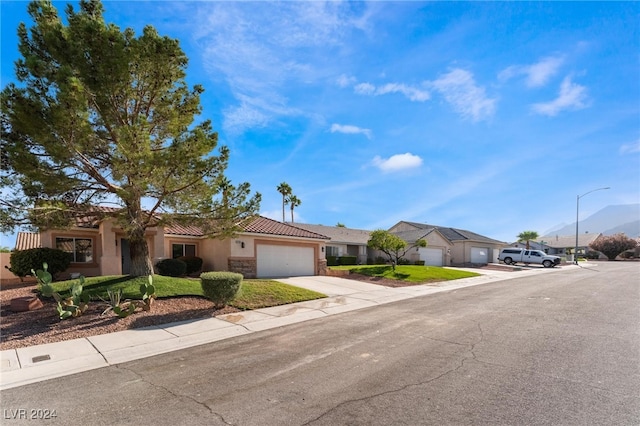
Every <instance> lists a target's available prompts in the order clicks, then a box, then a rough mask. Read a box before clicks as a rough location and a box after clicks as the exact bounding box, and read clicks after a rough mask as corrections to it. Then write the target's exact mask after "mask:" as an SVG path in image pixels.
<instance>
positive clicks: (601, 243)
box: [590, 234, 638, 260]
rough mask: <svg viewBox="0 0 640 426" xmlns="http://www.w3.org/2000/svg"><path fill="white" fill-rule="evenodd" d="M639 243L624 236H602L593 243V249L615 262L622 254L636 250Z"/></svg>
mask: <svg viewBox="0 0 640 426" xmlns="http://www.w3.org/2000/svg"><path fill="white" fill-rule="evenodd" d="M637 245H638V243H637V242H636V241H635V240H633V239H631V238H629V237H627V236H626V235H624V234H616V235H610V236H600V237H598V238H597V239H596V240H595V241H594V242H592V243H591V245H590V246H591V248H592V249H593V250H597V251H599V252H600V253H602V254H604V255H605V256H607V258H608V259H609V260H615V258H616V256H618V255H619V254H620V253H622V252H625V251H627V250H630V249H632V248H635V247H636V246H637Z"/></svg>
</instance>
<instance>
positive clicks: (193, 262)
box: [178, 256, 203, 275]
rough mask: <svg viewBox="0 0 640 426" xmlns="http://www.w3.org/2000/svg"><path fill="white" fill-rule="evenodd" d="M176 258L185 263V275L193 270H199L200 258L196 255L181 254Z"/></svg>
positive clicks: (200, 265)
mask: <svg viewBox="0 0 640 426" xmlns="http://www.w3.org/2000/svg"><path fill="white" fill-rule="evenodd" d="M178 260H182V261H183V262H184V263H186V264H187V272H186V274H187V275H190V274H193V273H194V272H199V271H200V270H201V269H202V263H203V261H202V258H200V257H198V256H181V257H179V258H178Z"/></svg>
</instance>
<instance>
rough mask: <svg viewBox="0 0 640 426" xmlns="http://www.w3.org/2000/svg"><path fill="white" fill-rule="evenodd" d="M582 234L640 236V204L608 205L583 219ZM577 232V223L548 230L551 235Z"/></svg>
mask: <svg viewBox="0 0 640 426" xmlns="http://www.w3.org/2000/svg"><path fill="white" fill-rule="evenodd" d="M578 228H579V229H578V232H580V233H581V234H583V233H585V232H589V233H603V234H604V235H613V234H619V233H623V234H625V235H626V236H627V237H630V238H636V237H639V236H640V204H623V205H617V206H607V207H605V208H603V209H602V210H599V211H597V212H596V213H594V214H592V215H591V216H589V217H588V218H586V219H584V220H581V221H580V223H579V226H578ZM575 233H576V223H575V222H573V223H572V224H570V225H566V226H563V227H560V228H557V229H556V230H553V231H549V232H546V233H545V234H546V236H549V235H573V234H575Z"/></svg>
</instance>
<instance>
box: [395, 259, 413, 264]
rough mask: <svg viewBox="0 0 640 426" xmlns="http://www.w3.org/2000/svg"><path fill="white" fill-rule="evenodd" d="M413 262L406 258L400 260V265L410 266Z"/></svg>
mask: <svg viewBox="0 0 640 426" xmlns="http://www.w3.org/2000/svg"><path fill="white" fill-rule="evenodd" d="M410 264H411V261H410V260H409V259H405V258H404V257H401V258H400V259H398V265H410Z"/></svg>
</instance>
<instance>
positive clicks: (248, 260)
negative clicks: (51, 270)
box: [15, 216, 329, 278]
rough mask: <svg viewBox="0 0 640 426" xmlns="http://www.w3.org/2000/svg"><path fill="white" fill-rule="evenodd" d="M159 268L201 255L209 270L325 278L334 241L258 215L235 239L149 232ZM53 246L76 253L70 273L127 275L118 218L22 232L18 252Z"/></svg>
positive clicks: (193, 230)
mask: <svg viewBox="0 0 640 426" xmlns="http://www.w3.org/2000/svg"><path fill="white" fill-rule="evenodd" d="M146 238H147V243H148V245H149V252H150V256H151V259H152V262H153V264H154V265H155V264H156V263H157V262H159V261H160V260H162V259H166V258H176V257H180V256H189V255H192V256H198V257H200V258H202V259H203V267H202V269H203V271H232V272H239V273H242V274H243V275H244V276H245V278H267V277H285V276H296V275H297V276H299V275H324V274H325V273H326V260H325V245H326V243H327V242H328V241H329V238H328V237H327V236H325V235H322V234H319V233H316V232H312V231H308V230H306V229H302V228H299V227H296V226H293V225H290V224H286V223H282V222H278V221H275V220H272V219H268V218H266V217H262V216H258V217H256V218H255V219H254V220H252V221H251V222H249V223H248V224H247V225H246V226H244V229H243V230H242V232H240V233H238V234H237V235H236V237H235V238H225V239H213V238H208V237H206V236H204V235H203V234H202V231H201V230H200V229H199V228H198V227H195V226H181V225H174V226H167V227H164V228H163V227H156V228H149V229H147V233H146ZM34 247H51V248H59V249H62V250H65V251H67V252H69V253H71V254H72V255H73V262H72V263H71V267H70V268H69V269H68V270H67V271H66V272H67V273H69V274H72V273H79V274H82V275H84V276H97V275H123V274H124V275H126V274H128V272H129V266H130V253H129V243H128V240H127V238H126V235H125V233H124V232H123V231H122V229H120V227H118V226H117V225H116V224H115V223H114V221H113V220H112V219H106V220H102V221H99V222H93V223H89V222H87V223H84V224H78V226H75V227H72V228H70V229H67V230H51V231H44V232H41V233H39V234H33V233H24V232H21V233H19V234H18V238H17V241H16V247H15V249H16V250H24V249H28V248H34Z"/></svg>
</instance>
